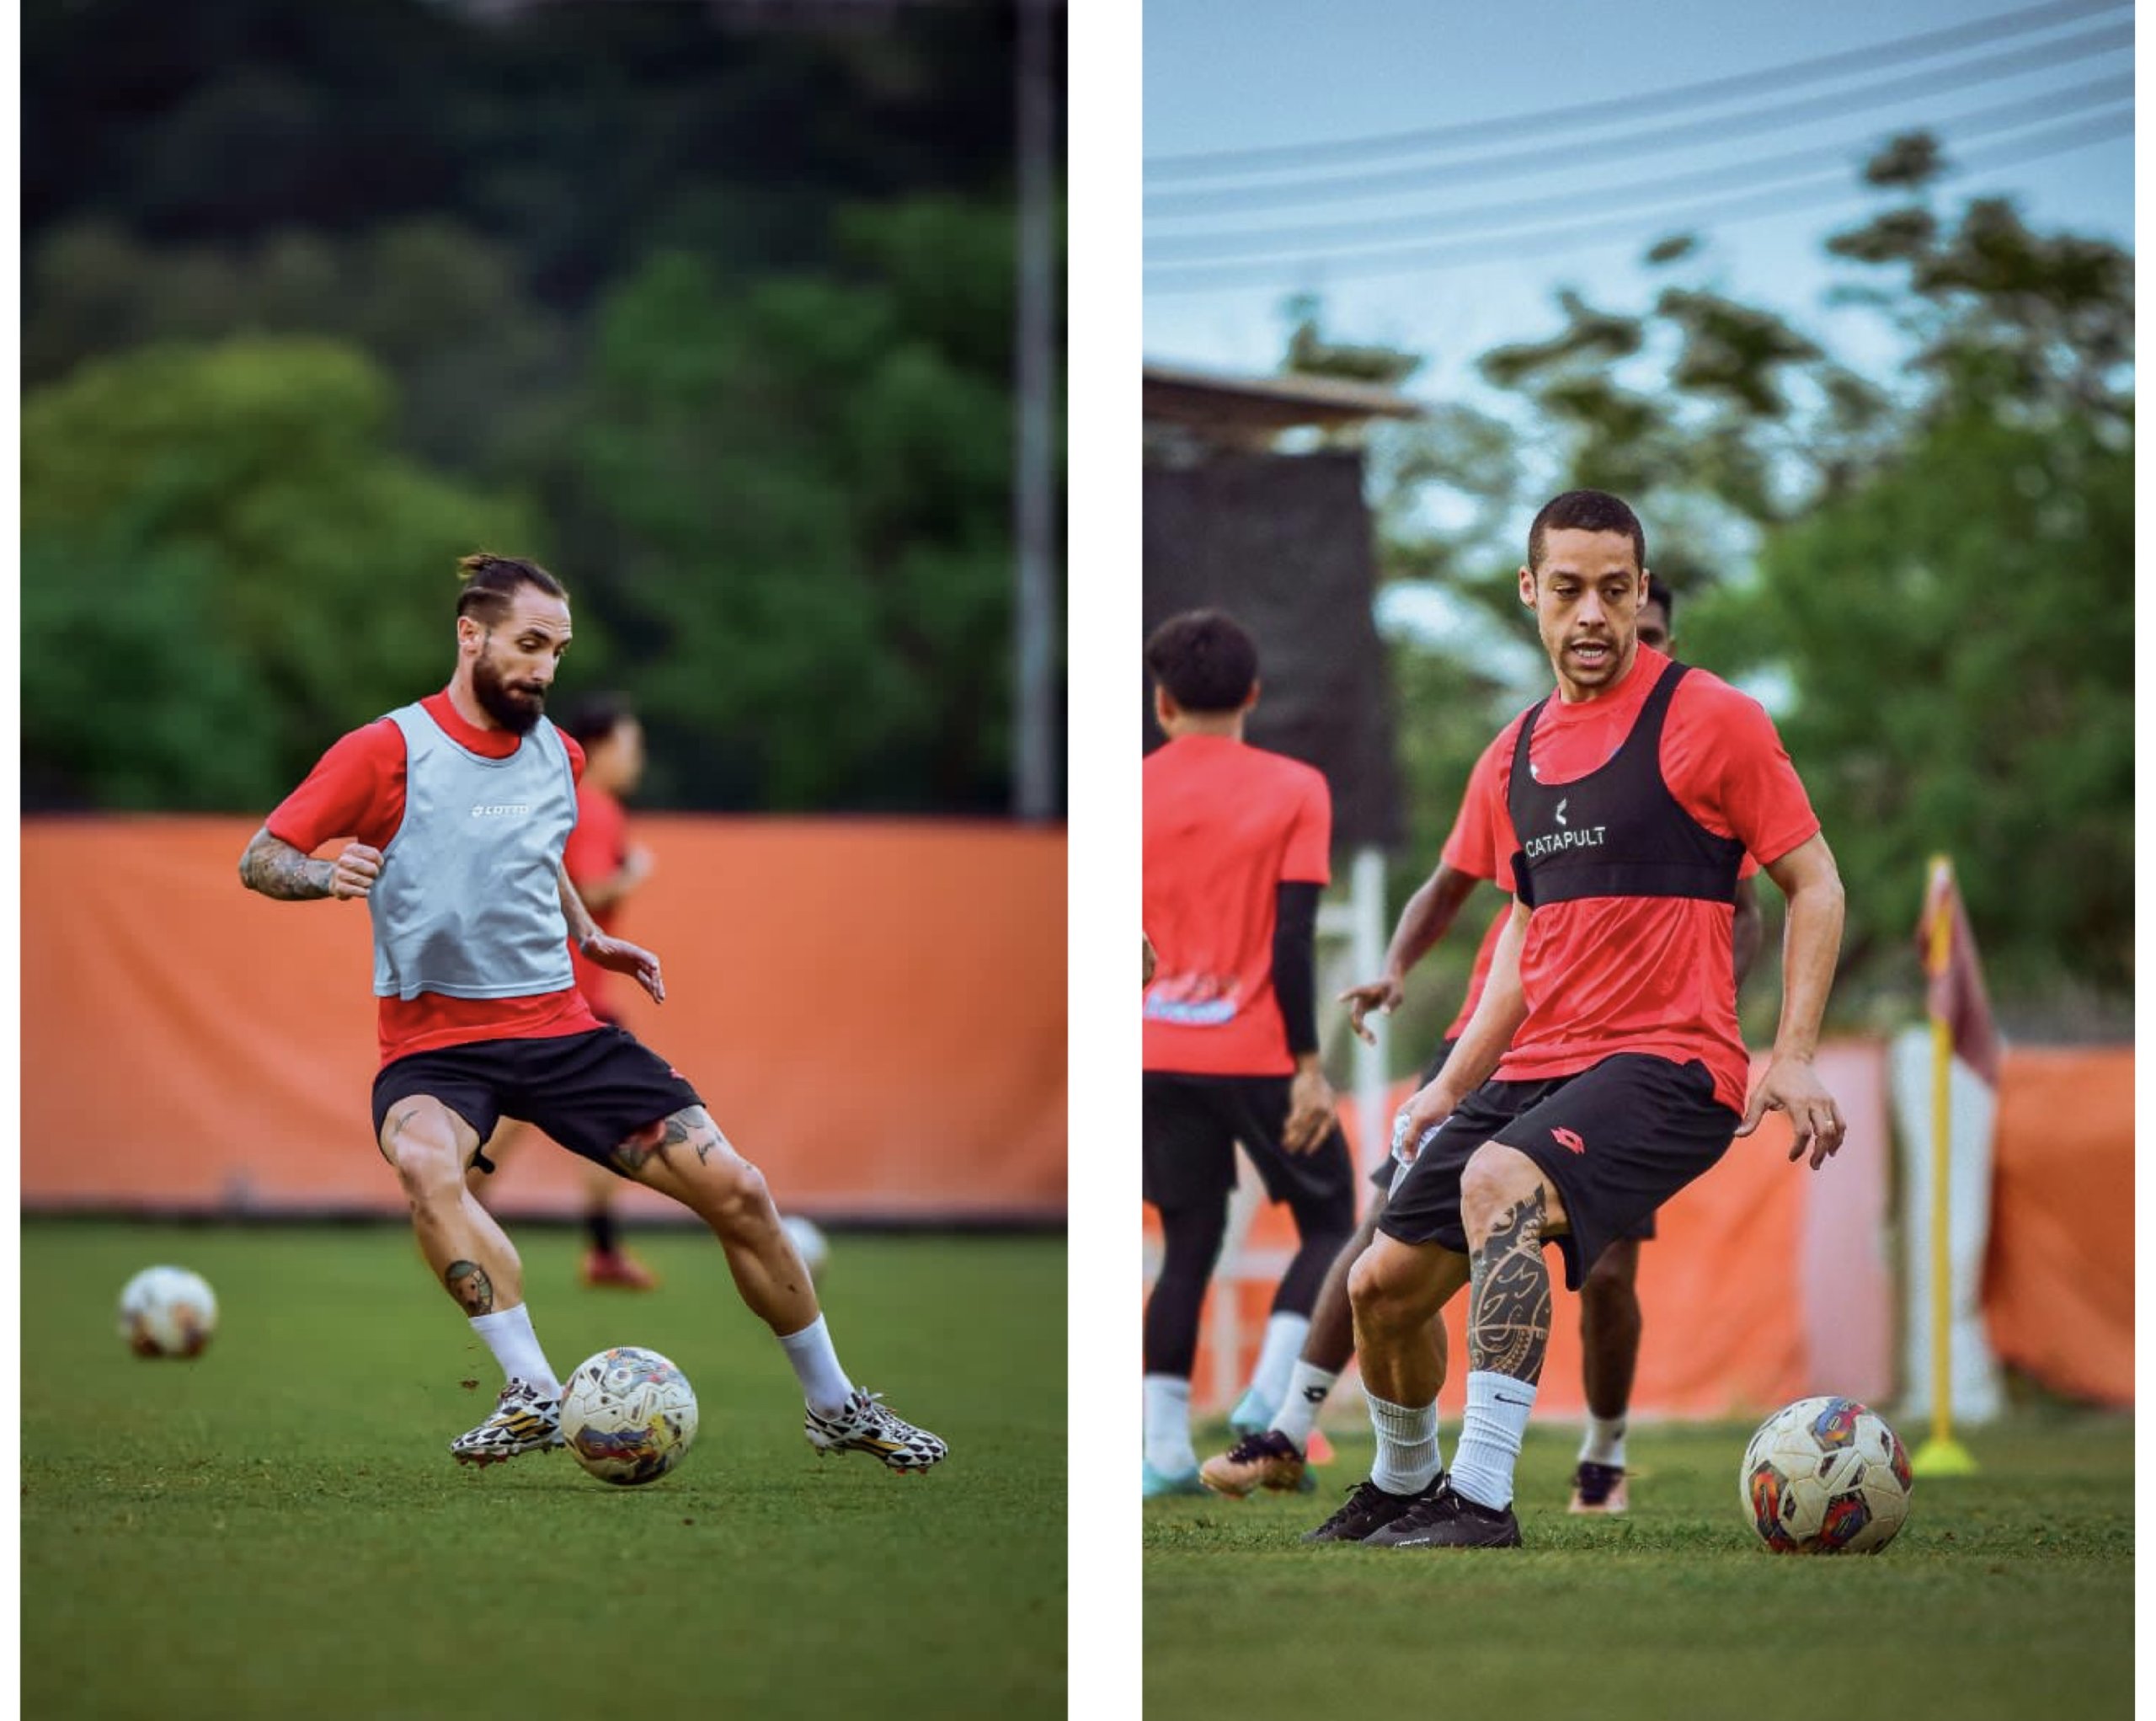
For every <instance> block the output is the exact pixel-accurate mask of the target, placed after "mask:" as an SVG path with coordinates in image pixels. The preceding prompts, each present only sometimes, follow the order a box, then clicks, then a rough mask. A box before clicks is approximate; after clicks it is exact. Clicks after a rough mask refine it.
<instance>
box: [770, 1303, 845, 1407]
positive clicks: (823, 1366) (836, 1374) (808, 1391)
mask: <svg viewBox="0 0 2156 1721" xmlns="http://www.w3.org/2000/svg"><path fill="white" fill-rule="evenodd" d="M778 1344H779V1349H780V1350H783V1351H784V1352H785V1353H786V1360H787V1361H788V1362H790V1363H792V1365H793V1373H794V1377H795V1378H796V1379H798V1381H799V1382H801V1396H802V1397H803V1398H806V1399H807V1400H808V1401H809V1408H810V1409H811V1410H813V1411H814V1412H815V1413H816V1414H817V1415H819V1416H836V1415H837V1414H839V1412H840V1411H841V1410H843V1409H845V1408H846V1400H847V1399H849V1398H851V1397H853V1382H851V1381H850V1380H848V1379H847V1378H846V1371H845V1370H844V1369H842V1368H841V1367H840V1366H839V1354H838V1352H837V1351H835V1350H833V1349H832V1348H831V1333H830V1328H828V1327H826V1326H825V1324H824V1317H822V1316H821V1315H819V1316H817V1317H816V1318H815V1319H814V1320H813V1321H811V1322H810V1323H809V1324H808V1325H807V1326H805V1327H803V1328H802V1329H801V1330H800V1331H799V1332H798V1333H785V1334H781V1335H780V1336H779V1341H778Z"/></svg>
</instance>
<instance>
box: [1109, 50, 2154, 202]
mask: <svg viewBox="0 0 2156 1721" xmlns="http://www.w3.org/2000/svg"><path fill="white" fill-rule="evenodd" d="M2132 43H2133V27H2132V25H2131V24H2120V25H2113V26H2109V27H2106V28H2105V29H2101V30H2099V31H2096V32H2095V33H2094V34H2093V35H2083V36H2075V37H2072V38H2069V39H2068V40H2063V41H2057V42H2047V43H2042V44H2040V45H2036V46H2034V47H2029V48H2020V49H2015V51H2012V52H2010V53H2005V54H1993V55H1991V56H1988V57H1987V58H1984V59H1981V60H1972V61H1967V62H1966V63H1964V64H1962V65H1960V66H1955V67H1941V68H1940V69H1938V70H1935V71H1929V72H1917V73H1913V74H1912V75H1909V76H1907V77H1898V78H1890V79H1889V80H1887V82H1886V83H1879V84H1875V85H1872V86H1871V87H1870V88H1865V89H1849V90H1835V91H1832V92H1829V93H1828V94H1825V95H1818V96H1806V97H1802V98H1800V99H1797V100H1795V101H1786V102H1774V103H1762V104H1759V105H1758V106H1756V107H1753V108H1750V109H1748V110H1744V111H1742V112H1740V113H1736V114H1729V115H1721V116H1718V117H1716V118H1711V119H1702V120H1684V121H1681V122H1679V123H1678V124H1676V125H1673V126H1650V127H1647V128H1646V129H1644V130H1641V131H1633V132H1629V133H1625V134H1622V135H1620V136H1614V137H1610V138H1606V139H1601V140H1597V141H1594V142H1579V143H1564V144H1554V145H1545V146H1541V147H1536V148H1533V149H1523V150H1515V151H1513V152H1511V153H1509V154H1499V155H1492V156H1484V157H1480V158H1471V159H1467V160H1463V161H1459V162H1455V163H1450V164H1449V165H1444V166H1431V165H1422V166H1417V167H1410V168H1386V169H1384V170H1382V171H1374V172H1370V173H1365V174H1331V175H1329V176H1326V177H1324V178H1320V179H1301V180H1297V181H1296V182H1294V184H1285V183H1283V184H1274V185H1253V186H1244V187H1241V188H1228V189H1224V190H1217V191H1166V192H1159V193H1151V192H1149V193H1148V194H1147V195H1146V197H1145V213H1146V218H1147V219H1148V220H1149V221H1150V220H1158V219H1163V218H1166V219H1176V218H1188V217H1192V216H1208V215H1219V214H1225V213H1226V212H1228V211H1232V210H1250V209H1267V208H1293V207H1295V206H1299V205H1309V204H1326V203H1337V202H1339V201H1341V200H1343V199H1347V198H1353V197H1369V196H1374V195H1380V194H1384V193H1389V192H1394V191H1401V190H1415V189H1417V188H1423V189H1428V188H1429V187H1431V186H1433V185H1436V186H1443V185H1454V184H1460V183H1462V182H1463V181H1464V180H1468V179H1509V178H1516V177H1518V175H1520V174H1535V173H1542V172H1545V171H1547V170H1549V169H1550V168H1569V167H1574V166H1577V164H1578V163H1579V161H1580V160H1581V158H1582V154H1583V153H1589V152H1591V154H1592V156H1593V159H1594V160H1595V161H1596V162H1597V163H1602V162H1606V161H1610V160H1615V159H1620V158H1625V157H1628V156H1636V155H1652V154H1654V153H1655V152H1657V151H1660V150H1664V149H1668V148H1672V147H1675V146H1677V145H1678V144H1687V143H1696V142H1703V141H1705V142H1716V143H1720V142H1726V141H1727V140H1728V139H1730V138H1732V137H1737V136H1746V135H1749V134H1756V133H1758V132H1762V131H1779V130H1783V129H1785V128H1788V127H1790V126H1796V125H1802V124H1806V123H1808V122H1810V121H1812V120H1822V119H1823V120H1832V119H1838V118H1841V117H1843V116H1844V115H1849V114H1853V113H1857V112H1860V111H1862V110H1865V109H1866V108H1876V107H1878V106H1880V105H1881V104H1886V103H1892V102H1905V101H1908V100H1909V99H1912V98H1915V99H1929V98H1930V97H1933V96H1936V95H1939V94H1943V93H1944V92H1945V91H1948V90H1954V89H1964V88H1969V87H1970V86H1972V85H1975V84H1981V83H1993V82H1996V81H1997V80H1999V79H2000V78H2003V77H2019V76H2021V75H2022V74H2024V73H2025V72H2038V71H2042V70H2044V69H2046V68H2047V67H2052V66H2060V65H2066V64H2068V63H2071V62H2072V61H2076V60H2086V59H2089V58H2091V57H2092V56H2096V55H2099V54H2109V53H2114V52H2116V51H2118V50H2120V49H2121V48H2127V47H2131V46H2132Z"/></svg>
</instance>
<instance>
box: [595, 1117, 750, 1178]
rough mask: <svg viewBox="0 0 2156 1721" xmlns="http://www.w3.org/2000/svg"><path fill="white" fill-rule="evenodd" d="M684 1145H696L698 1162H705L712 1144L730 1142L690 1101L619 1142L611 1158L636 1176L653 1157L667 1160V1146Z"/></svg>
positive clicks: (615, 1145) (618, 1165)
mask: <svg viewBox="0 0 2156 1721" xmlns="http://www.w3.org/2000/svg"><path fill="white" fill-rule="evenodd" d="M683 1145H686V1146H689V1147H691V1148H692V1149H694V1150H695V1152H696V1162H697V1163H698V1164H702V1163H703V1162H705V1161H707V1160H708V1159H709V1158H710V1157H711V1156H712V1149H713V1148H717V1147H724V1146H727V1145H728V1143H727V1140H726V1137H725V1136H723V1135H721V1134H720V1133H719V1129H718V1125H717V1124H715V1123H713V1122H712V1120H711V1118H710V1115H709V1114H707V1112H706V1111H705V1110H704V1109H703V1108H702V1106H700V1105H691V1106H685V1107H683V1108H682V1109H680V1111H677V1112H675V1114H674V1115H673V1116H671V1117H670V1118H663V1119H661V1120H659V1122H657V1123H655V1124H648V1125H645V1126H644V1127H643V1129H641V1130H638V1131H637V1132H636V1133H635V1134H634V1135H633V1136H626V1137H624V1138H623V1139H622V1140H621V1141H617V1142H616V1143H615V1144H614V1151H613V1154H612V1158H613V1161H614V1164H615V1166H616V1168H617V1169H619V1170H621V1171H622V1172H624V1173H627V1174H628V1175H629V1176H631V1177H634V1176H635V1175H636V1174H637V1173H638V1172H640V1171H642V1170H643V1168H644V1167H645V1166H647V1165H648V1164H649V1163H650V1162H652V1161H653V1160H654V1159H656V1160H658V1161H659V1162H661V1163H662V1164H663V1163H664V1162H665V1160H666V1150H667V1149H668V1148H670V1147H675V1146H683Z"/></svg>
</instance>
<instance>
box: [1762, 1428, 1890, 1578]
mask: <svg viewBox="0 0 2156 1721" xmlns="http://www.w3.org/2000/svg"><path fill="white" fill-rule="evenodd" d="M1910 1487H1911V1481H1910V1476H1909V1460H1908V1454H1907V1453H1906V1452H1904V1451H1903V1450H1902V1442H1901V1440H1899V1438H1897V1436H1896V1435H1895V1433H1894V1430H1892V1429H1891V1428H1889V1427H1887V1423H1886V1420H1885V1419H1883V1418H1882V1417H1881V1416H1880V1415H1878V1414H1877V1413H1876V1412H1874V1411H1871V1410H1868V1409H1866V1408H1865V1407H1864V1406H1863V1405H1861V1404H1860V1403H1857V1402H1856V1401H1855V1400H1854V1398H1800V1399H1798V1400H1797V1401H1796V1403H1794V1404H1789V1405H1785V1406H1784V1407H1783V1408H1781V1409H1780V1410H1777V1411H1776V1412H1775V1413H1774V1414H1773V1415H1772V1416H1770V1417H1769V1418H1768V1419H1766V1420H1765V1421H1764V1422H1763V1423H1761V1424H1759V1430H1758V1433H1757V1434H1755V1435H1753V1436H1752V1440H1751V1443H1750V1444H1749V1445H1748V1446H1746V1447H1745V1449H1744V1462H1743V1464H1742V1466H1741V1467H1739V1469H1738V1471H1737V1496H1738V1499H1740V1500H1741V1501H1742V1504H1743V1507H1744V1515H1745V1519H1746V1521H1748V1523H1750V1525H1751V1526H1752V1527H1753V1530H1754V1531H1757V1532H1758V1537H1759V1540H1760V1541H1761V1542H1764V1543H1765V1544H1766V1545H1767V1547H1769V1548H1770V1549H1771V1550H1772V1551H1773V1552H1774V1553H1878V1552H1879V1550H1880V1549H1881V1548H1882V1547H1886V1545H1887V1543H1888V1542H1892V1540H1893V1539H1894V1533H1895V1532H1896V1531H1897V1530H1899V1529H1900V1528H1901V1527H1902V1524H1903V1520H1905V1519H1906V1518H1907V1517H1908V1515H1909V1490H1910Z"/></svg>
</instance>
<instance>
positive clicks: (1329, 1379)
mask: <svg viewBox="0 0 2156 1721" xmlns="http://www.w3.org/2000/svg"><path fill="white" fill-rule="evenodd" d="M1339 1378H1340V1376H1339V1375H1338V1374H1337V1373H1336V1372H1334V1371H1332V1370H1331V1369H1329V1368H1319V1367H1317V1366H1315V1364H1312V1363H1307V1362H1304V1361H1301V1360H1297V1362H1296V1364H1295V1366H1294V1368H1292V1369H1290V1370H1289V1371H1288V1391H1287V1394H1286V1396H1285V1397H1283V1398H1282V1399H1281V1400H1280V1409H1279V1413H1278V1414H1277V1415H1276V1416H1274V1417H1273V1427H1275V1428H1277V1429H1278V1430H1280V1432H1281V1433H1282V1434H1283V1435H1287V1436H1288V1438H1289V1440H1293V1441H1294V1443H1295V1450H1296V1451H1299V1452H1306V1451H1309V1450H1310V1430H1312V1429H1314V1428H1315V1427H1316V1426H1317V1414H1318V1411H1319V1410H1320V1409H1321V1408H1322V1407H1323V1405H1324V1403H1325V1395H1326V1393H1327V1392H1331V1390H1332V1383H1333V1382H1335V1381H1337V1380H1338V1379H1339Z"/></svg>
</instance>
